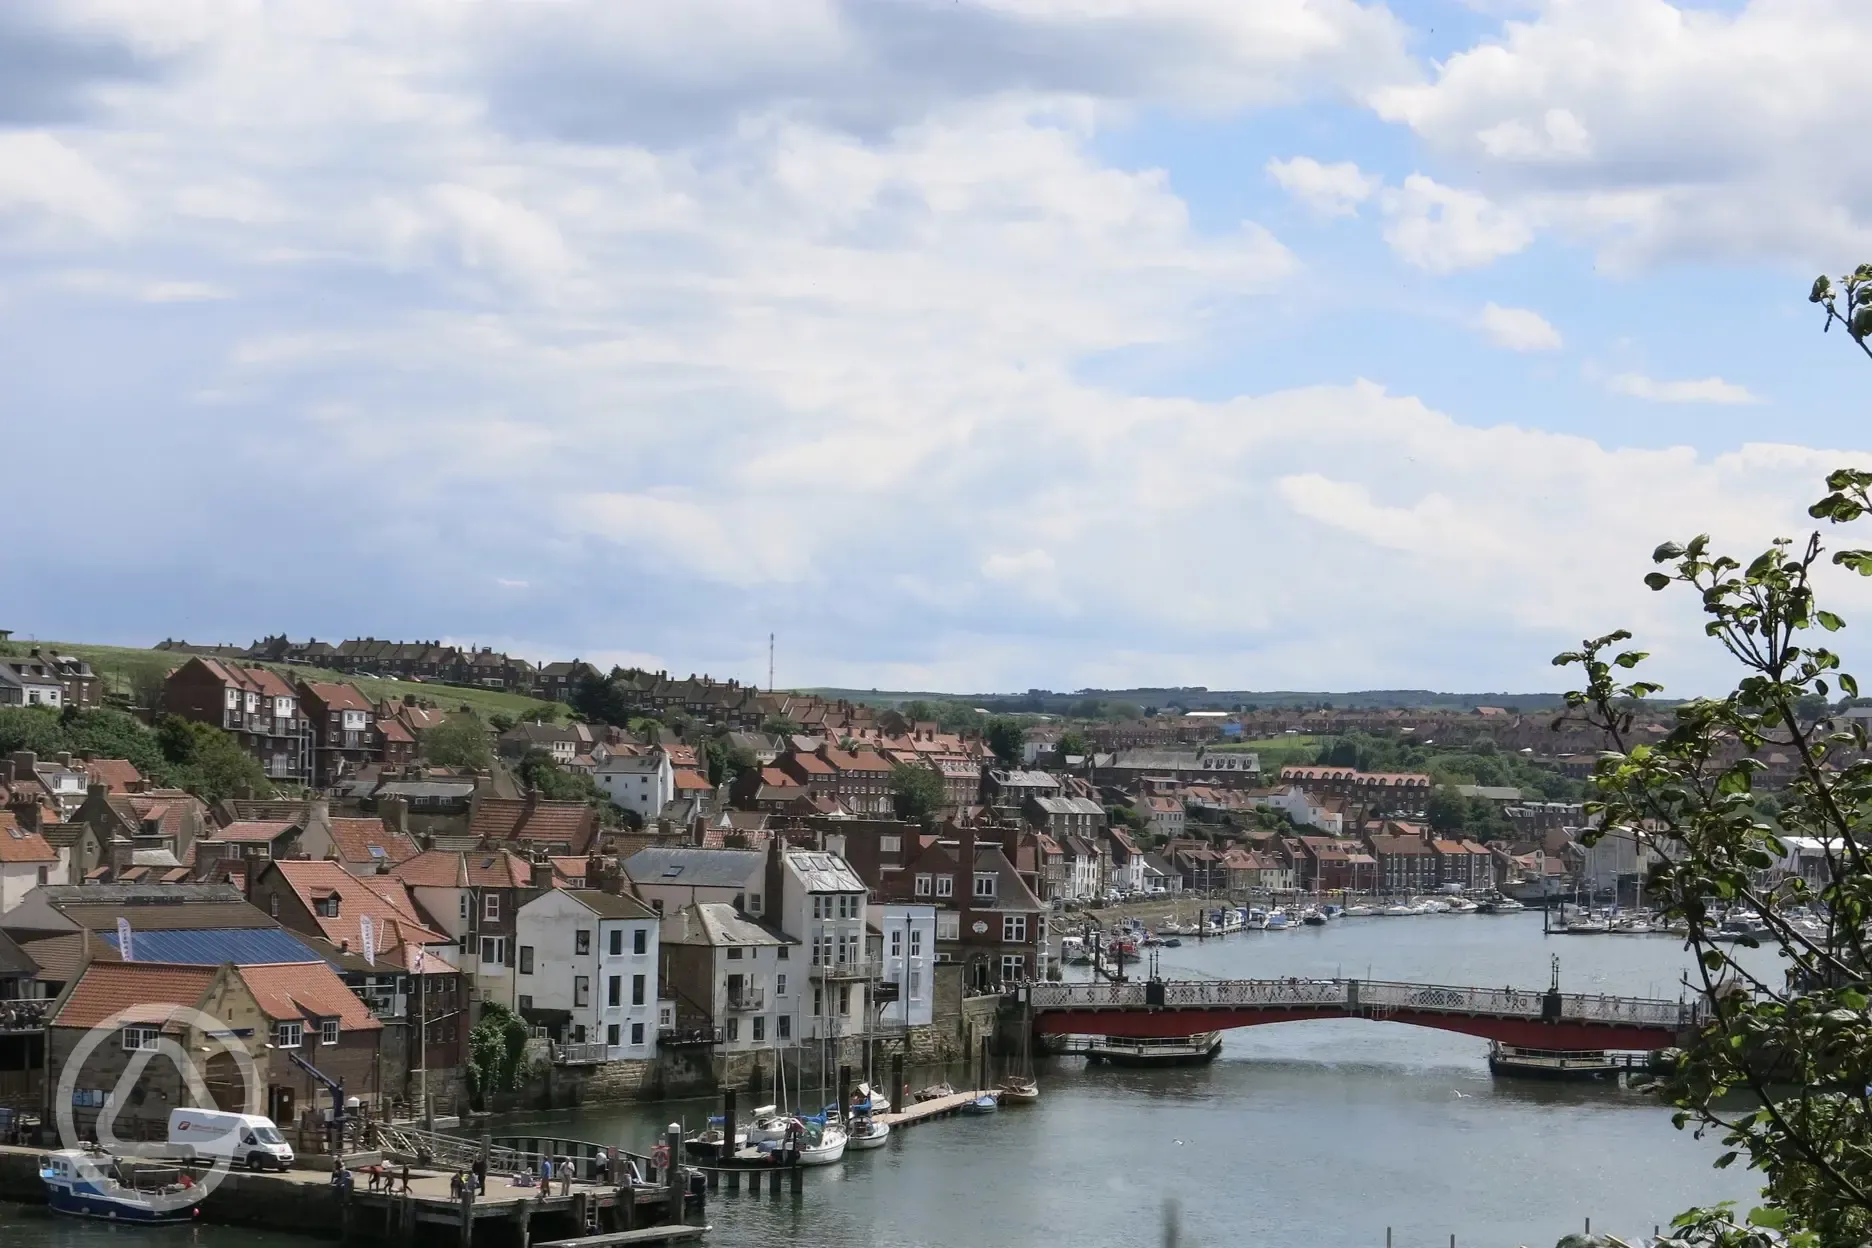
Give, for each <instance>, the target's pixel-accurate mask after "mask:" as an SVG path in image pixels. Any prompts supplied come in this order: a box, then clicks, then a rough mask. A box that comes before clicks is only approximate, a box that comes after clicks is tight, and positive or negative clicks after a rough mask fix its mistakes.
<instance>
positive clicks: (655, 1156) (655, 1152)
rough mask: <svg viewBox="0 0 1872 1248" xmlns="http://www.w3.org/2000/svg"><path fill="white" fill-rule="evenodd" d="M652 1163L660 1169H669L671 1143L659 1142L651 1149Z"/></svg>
mask: <svg viewBox="0 0 1872 1248" xmlns="http://www.w3.org/2000/svg"><path fill="white" fill-rule="evenodd" d="M650 1164H651V1165H653V1166H655V1167H656V1168H657V1169H659V1170H667V1169H669V1145H667V1144H659V1145H657V1146H656V1147H655V1148H653V1149H651V1150H650Z"/></svg>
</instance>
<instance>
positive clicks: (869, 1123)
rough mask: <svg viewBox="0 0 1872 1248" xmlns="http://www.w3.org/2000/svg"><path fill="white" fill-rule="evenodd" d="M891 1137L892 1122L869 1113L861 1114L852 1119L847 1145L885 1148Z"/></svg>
mask: <svg viewBox="0 0 1872 1248" xmlns="http://www.w3.org/2000/svg"><path fill="white" fill-rule="evenodd" d="M889 1139H890V1123H888V1122H881V1121H879V1120H878V1119H876V1118H873V1117H872V1116H871V1115H869V1114H859V1115H857V1116H855V1117H854V1118H853V1119H852V1121H851V1133H850V1134H849V1135H847V1136H846V1137H845V1147H847V1148H856V1149H861V1150H862V1149H867V1148H883V1147H884V1145H885V1143H886V1141H888V1140H889Z"/></svg>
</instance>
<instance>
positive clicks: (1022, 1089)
mask: <svg viewBox="0 0 1872 1248" xmlns="http://www.w3.org/2000/svg"><path fill="white" fill-rule="evenodd" d="M1039 1099H1040V1085H1039V1084H1038V1083H1035V1082H1034V1081H1033V1080H1032V1079H1030V1078H1028V1077H1027V1076H1026V1075H1009V1076H1008V1077H1007V1078H1006V1079H1003V1080H1002V1081H1001V1100H1002V1102H1003V1103H1005V1104H1008V1105H1031V1104H1033V1103H1034V1102H1035V1101H1037V1100H1039Z"/></svg>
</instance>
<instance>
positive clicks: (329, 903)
mask: <svg viewBox="0 0 1872 1248" xmlns="http://www.w3.org/2000/svg"><path fill="white" fill-rule="evenodd" d="M312 909H313V910H314V911H315V912H316V913H317V914H318V916H319V917H320V918H321V919H335V918H337V917H338V894H337V893H328V894H326V895H325V896H323V897H320V898H319V899H318V900H316V901H314V902H313V903H312Z"/></svg>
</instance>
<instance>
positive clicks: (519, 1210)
mask: <svg viewBox="0 0 1872 1248" xmlns="http://www.w3.org/2000/svg"><path fill="white" fill-rule="evenodd" d="M513 1220H514V1241H515V1242H516V1243H517V1244H518V1245H519V1248H532V1244H533V1202H532V1201H530V1200H516V1201H514V1204H513Z"/></svg>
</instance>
